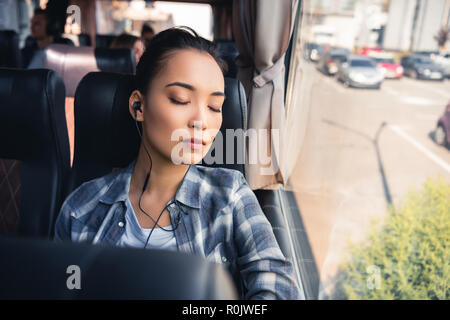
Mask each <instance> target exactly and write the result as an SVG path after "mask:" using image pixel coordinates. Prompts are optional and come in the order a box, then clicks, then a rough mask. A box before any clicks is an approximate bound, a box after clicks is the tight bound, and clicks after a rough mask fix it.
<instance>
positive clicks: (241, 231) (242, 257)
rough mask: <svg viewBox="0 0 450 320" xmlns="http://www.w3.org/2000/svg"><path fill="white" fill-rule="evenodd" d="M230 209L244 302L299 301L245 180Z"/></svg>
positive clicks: (287, 268)
mask: <svg viewBox="0 0 450 320" xmlns="http://www.w3.org/2000/svg"><path fill="white" fill-rule="evenodd" d="M241 179H243V181H242V182H241V185H240V187H239V189H238V190H237V192H236V194H235V201H234V208H233V227H234V241H235V245H236V247H237V251H238V257H237V265H238V268H239V270H240V274H241V278H242V280H243V284H244V286H245V287H246V290H247V291H246V293H245V296H244V297H243V298H244V299H288V300H296V299H300V292H299V289H298V285H297V283H296V281H295V280H294V274H293V266H292V262H291V261H290V260H288V259H286V258H285V257H284V255H283V253H282V252H281V249H280V247H279V245H278V243H277V241H276V238H275V235H274V233H273V231H272V226H271V225H270V223H269V221H268V220H267V218H266V216H265V215H264V213H263V211H262V209H261V206H260V205H259V203H258V200H257V198H256V196H255V194H254V193H253V191H252V190H251V189H250V187H249V186H248V184H247V182H246V181H245V178H244V177H243V176H241Z"/></svg>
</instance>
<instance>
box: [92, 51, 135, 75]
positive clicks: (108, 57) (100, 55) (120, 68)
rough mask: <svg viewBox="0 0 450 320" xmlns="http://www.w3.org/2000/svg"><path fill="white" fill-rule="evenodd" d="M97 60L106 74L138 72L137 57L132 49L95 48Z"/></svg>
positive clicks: (99, 66) (100, 68) (99, 67)
mask: <svg viewBox="0 0 450 320" xmlns="http://www.w3.org/2000/svg"><path fill="white" fill-rule="evenodd" d="M95 60H96V61H97V67H98V69H99V70H101V71H104V72H118V73H135V72H136V56H135V55H134V53H133V51H132V50H131V49H109V48H95Z"/></svg>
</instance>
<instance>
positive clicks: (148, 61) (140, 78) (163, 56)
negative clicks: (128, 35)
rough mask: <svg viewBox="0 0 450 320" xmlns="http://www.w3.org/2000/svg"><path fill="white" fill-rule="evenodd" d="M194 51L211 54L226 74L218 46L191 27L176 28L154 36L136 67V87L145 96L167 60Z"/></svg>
mask: <svg viewBox="0 0 450 320" xmlns="http://www.w3.org/2000/svg"><path fill="white" fill-rule="evenodd" d="M183 49H194V50H198V51H200V52H205V53H208V54H210V55H211V56H212V57H213V58H214V59H215V60H216V62H217V64H218V65H219V67H220V69H221V70H222V73H223V72H224V62H223V61H222V59H220V58H219V53H218V51H217V47H216V45H215V44H214V43H213V42H211V41H209V40H207V39H205V38H202V37H200V36H199V35H198V34H197V33H196V32H195V31H194V30H192V29H191V28H189V27H174V28H170V29H167V30H164V31H162V32H160V33H158V34H157V35H156V36H154V37H153V38H152V39H151V40H150V43H149V46H148V47H147V49H146V50H145V52H144V54H143V55H142V57H141V59H140V61H139V63H138V65H137V67H136V87H137V89H138V90H139V91H140V92H141V93H142V94H143V95H146V94H147V90H148V88H149V86H150V83H151V81H152V80H153V79H154V78H155V76H156V75H157V74H158V73H159V72H160V71H161V70H162V69H163V68H164V63H165V61H166V60H167V58H168V57H169V56H170V55H171V54H172V53H174V52H175V51H178V50H183Z"/></svg>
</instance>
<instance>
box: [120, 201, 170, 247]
mask: <svg viewBox="0 0 450 320" xmlns="http://www.w3.org/2000/svg"><path fill="white" fill-rule="evenodd" d="M126 206H127V212H126V213H125V232H124V233H123V235H122V237H120V239H119V241H118V243H117V245H118V246H120V247H136V248H144V246H145V243H146V242H147V238H148V235H149V234H150V232H151V230H152V229H151V228H149V229H144V228H142V227H141V226H140V225H139V222H138V221H137V218H136V215H135V213H134V210H133V206H132V205H131V202H130V198H129V197H127V200H126ZM172 228H173V227H172V226H171V225H169V226H165V227H164V229H166V230H172ZM146 248H147V249H166V250H175V251H176V250H178V248H177V242H176V238H175V233H174V232H173V231H165V230H163V229H161V228H160V227H157V228H155V229H154V230H153V233H152V235H151V236H150V239H149V241H148V244H147V247H146Z"/></svg>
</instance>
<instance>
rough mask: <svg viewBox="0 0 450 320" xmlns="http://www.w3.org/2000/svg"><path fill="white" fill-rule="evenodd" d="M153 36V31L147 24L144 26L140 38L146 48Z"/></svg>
mask: <svg viewBox="0 0 450 320" xmlns="http://www.w3.org/2000/svg"><path fill="white" fill-rule="evenodd" d="M154 36H155V30H153V28H152V27H150V26H149V25H148V24H144V25H143V26H142V30H141V38H142V40H143V41H144V44H145V47H146V48H147V47H148V45H149V43H150V40H151V39H152V38H153V37H154Z"/></svg>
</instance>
